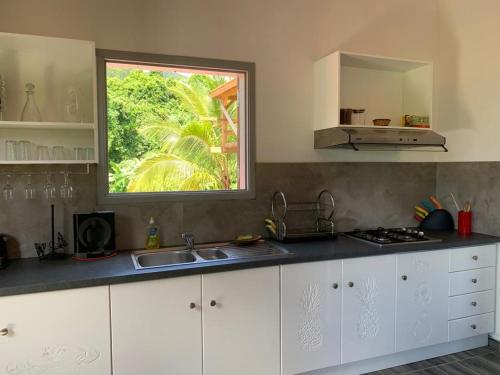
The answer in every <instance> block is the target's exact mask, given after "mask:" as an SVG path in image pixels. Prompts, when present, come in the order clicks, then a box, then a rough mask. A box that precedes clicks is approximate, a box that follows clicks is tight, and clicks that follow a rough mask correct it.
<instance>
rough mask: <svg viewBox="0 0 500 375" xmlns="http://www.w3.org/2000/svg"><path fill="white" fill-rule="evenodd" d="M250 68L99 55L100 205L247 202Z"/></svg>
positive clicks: (155, 57)
mask: <svg viewBox="0 0 500 375" xmlns="http://www.w3.org/2000/svg"><path fill="white" fill-rule="evenodd" d="M254 72H255V66H254V64H253V63H246V62H237V61H226V60H215V59H202V58H192V57H180V56H165V55H154V54H142V53H132V52H120V51H108V50H97V85H98V87H97V91H98V104H99V105H98V108H99V141H100V152H101V155H100V157H101V159H100V160H101V164H100V165H99V173H98V176H99V177H98V179H99V181H98V191H99V200H100V201H101V202H102V203H113V202H131V201H137V202H142V201H158V200H185V199H205V198H207V199H226V198H251V197H253V195H254V167H255V166H254V164H255V163H254V159H255V155H254V153H255V145H254V87H255V83H254Z"/></svg>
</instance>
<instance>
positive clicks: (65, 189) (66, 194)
mask: <svg viewBox="0 0 500 375" xmlns="http://www.w3.org/2000/svg"><path fill="white" fill-rule="evenodd" d="M59 193H60V195H61V198H62V199H71V198H73V185H71V182H70V180H69V173H68V172H66V173H65V174H64V183H63V184H62V185H61V187H60V188H59Z"/></svg>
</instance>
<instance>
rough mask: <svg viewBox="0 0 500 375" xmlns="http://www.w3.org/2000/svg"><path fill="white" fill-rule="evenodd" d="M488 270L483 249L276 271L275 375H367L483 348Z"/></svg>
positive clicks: (489, 317)
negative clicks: (278, 349)
mask: <svg viewBox="0 0 500 375" xmlns="http://www.w3.org/2000/svg"><path fill="white" fill-rule="evenodd" d="M495 264H496V246H494V245H488V246H477V247H468V248H461V249H460V248H459V249H451V250H436V251H422V252H411V253H402V254H396V255H380V256H372V257H363V258H352V259H345V260H339V261H322V262H312V263H299V264H293V265H283V266H281V339H282V374H283V375H289V374H299V373H304V372H308V373H309V372H311V371H314V374H327V373H328V374H330V373H346V374H347V373H349V374H350V373H356V372H354V371H357V370H354V369H355V368H356V369H357V368H364V369H365V370H364V371H363V372H369V371H373V370H375V369H380V368H383V367H378V368H377V366H378V365H377V363H383V358H392V357H394V356H396V357H397V358H403V357H404V356H405V355H408V356H409V357H408V358H410V357H411V358H413V359H412V360H410V362H412V361H417V360H420V359H423V357H422V358H421V357H419V355H420V354H419V353H422V355H423V356H424V357H425V358H429V354H428V353H429V351H430V352H432V350H433V349H432V348H438V347H442V348H443V351H444V352H446V351H447V350H450V352H453V351H457V350H460V349H457V350H455V348H459V347H460V345H461V344H460V343H458V341H457V340H465V341H463V342H464V345H465V347H464V350H466V349H469V348H470V347H469V345H475V343H476V342H483V341H484V340H483V339H481V340H479V341H475V340H473V338H474V337H478V338H479V337H482V336H484V335H486V334H488V333H490V332H492V331H493V330H494V310H495V303H494V296H495V293H494V292H495V290H494V288H495V280H494V275H495V271H496V269H495V267H494V265H495ZM467 267H469V268H467ZM483 267H484V268H483ZM338 280H342V281H341V282H340V283H338ZM337 283H338V285H337ZM335 287H337V288H335ZM339 331H340V332H339ZM439 345H441V346H439ZM443 345H444V346H443ZM447 345H448V346H447ZM409 353H410V354H409ZM339 354H340V357H339ZM397 354H401V356H402V357H401V356H399V357H398V356H397ZM445 354H447V353H445ZM438 355H440V354H439V353H437V352H436V355H435V356H438ZM412 356H413V357H412ZM426 356H427V357H426ZM396 357H394V358H396ZM370 366H372V367H370ZM350 369H352V371H353V372H349V371H351V370H350ZM311 374H312V372H311Z"/></svg>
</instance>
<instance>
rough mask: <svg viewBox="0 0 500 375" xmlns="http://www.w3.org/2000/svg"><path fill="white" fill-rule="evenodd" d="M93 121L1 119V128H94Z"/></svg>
mask: <svg viewBox="0 0 500 375" xmlns="http://www.w3.org/2000/svg"><path fill="white" fill-rule="evenodd" d="M94 127H95V124H94V123H92V122H30V121H0V129H36V130H56V129H57V130H60V129H65V130H82V129H94Z"/></svg>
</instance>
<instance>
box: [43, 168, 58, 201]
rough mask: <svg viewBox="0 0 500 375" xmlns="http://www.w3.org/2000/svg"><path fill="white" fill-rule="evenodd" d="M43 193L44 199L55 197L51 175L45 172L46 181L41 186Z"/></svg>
mask: <svg viewBox="0 0 500 375" xmlns="http://www.w3.org/2000/svg"><path fill="white" fill-rule="evenodd" d="M43 195H44V196H45V199H56V187H55V186H54V184H53V183H52V176H51V175H50V174H47V182H46V183H45V185H44V186H43Z"/></svg>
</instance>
